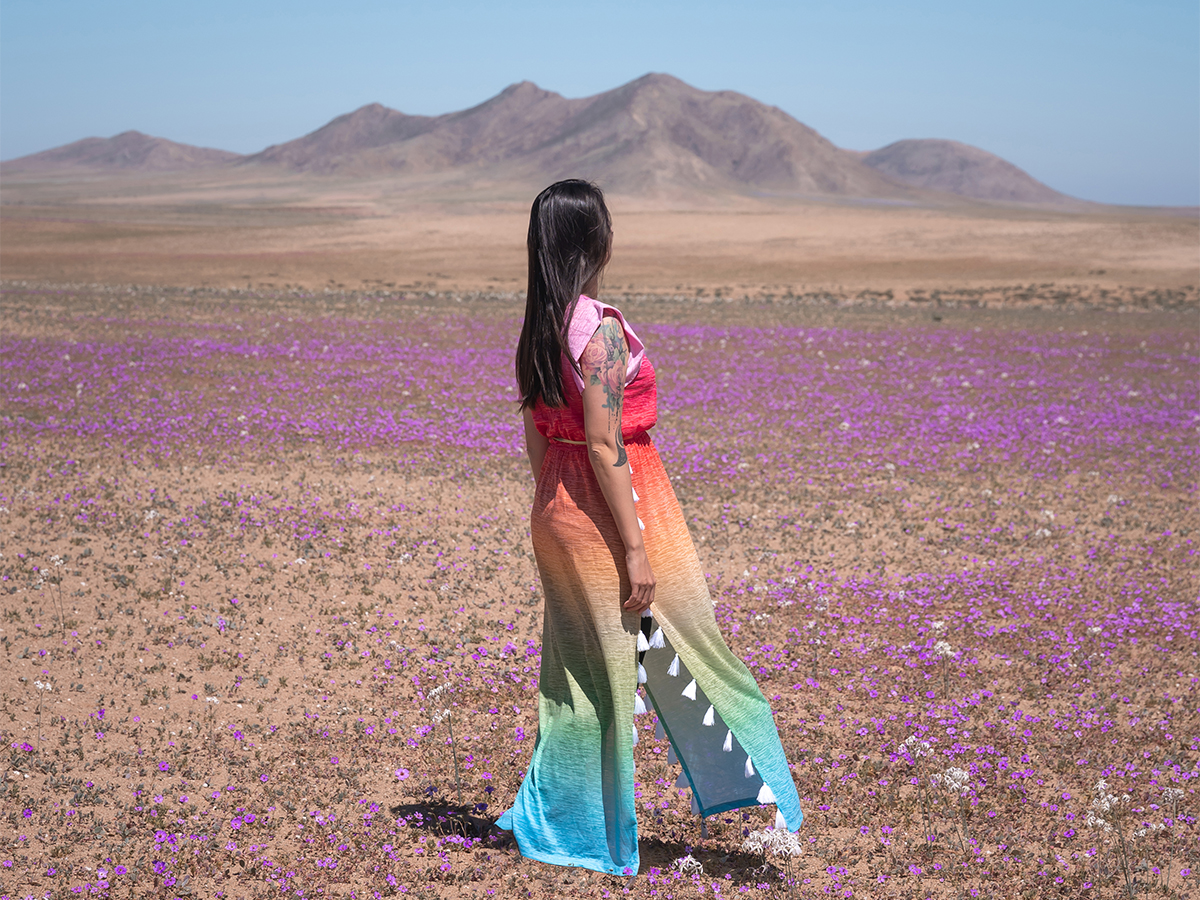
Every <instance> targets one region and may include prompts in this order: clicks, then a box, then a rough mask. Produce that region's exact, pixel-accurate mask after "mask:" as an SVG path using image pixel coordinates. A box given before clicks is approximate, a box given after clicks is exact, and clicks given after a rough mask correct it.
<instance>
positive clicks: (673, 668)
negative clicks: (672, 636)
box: [667, 653, 679, 678]
mask: <svg viewBox="0 0 1200 900" xmlns="http://www.w3.org/2000/svg"><path fill="white" fill-rule="evenodd" d="M667 674H668V675H670V676H671V677H672V678H678V677H679V654H678V653H676V654H675V658H674V659H673V660H671V665H670V667H669V668H668V669H667Z"/></svg>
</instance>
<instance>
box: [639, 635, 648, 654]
mask: <svg viewBox="0 0 1200 900" xmlns="http://www.w3.org/2000/svg"><path fill="white" fill-rule="evenodd" d="M649 649H650V642H649V641H647V640H646V635H644V634H642V633H641V632H640V631H639V632H638V653H644V652H645V651H647V650H649Z"/></svg>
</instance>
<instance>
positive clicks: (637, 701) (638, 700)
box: [633, 694, 646, 716]
mask: <svg viewBox="0 0 1200 900" xmlns="http://www.w3.org/2000/svg"><path fill="white" fill-rule="evenodd" d="M633 714H634V715H635V716H644V715H645V714H646V701H644V700H643V699H642V695H641V694H634V695H633Z"/></svg>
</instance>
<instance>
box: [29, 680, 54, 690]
mask: <svg viewBox="0 0 1200 900" xmlns="http://www.w3.org/2000/svg"><path fill="white" fill-rule="evenodd" d="M33 686H34V687H35V688H37V689H38V690H39V691H53V690H54V687H53V685H51V683H50V682H49V681H35V682H34V683H33Z"/></svg>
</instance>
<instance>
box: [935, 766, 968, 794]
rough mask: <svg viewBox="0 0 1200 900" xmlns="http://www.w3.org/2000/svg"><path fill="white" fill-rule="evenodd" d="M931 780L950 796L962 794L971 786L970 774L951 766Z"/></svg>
mask: <svg viewBox="0 0 1200 900" xmlns="http://www.w3.org/2000/svg"><path fill="white" fill-rule="evenodd" d="M933 779H934V781H935V782H937V783H938V784H941V785H942V787H944V788H945V789H946V790H947V791H948V792H949V793H951V794H963V793H965V792H966V790H967V788H968V787H970V786H971V774H970V773H969V772H967V770H966V769H960V768H958V767H957V766H951V767H950V768H949V769H947V770H946V771H945V772H942V773H941V774H940V775H934V776H933Z"/></svg>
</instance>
